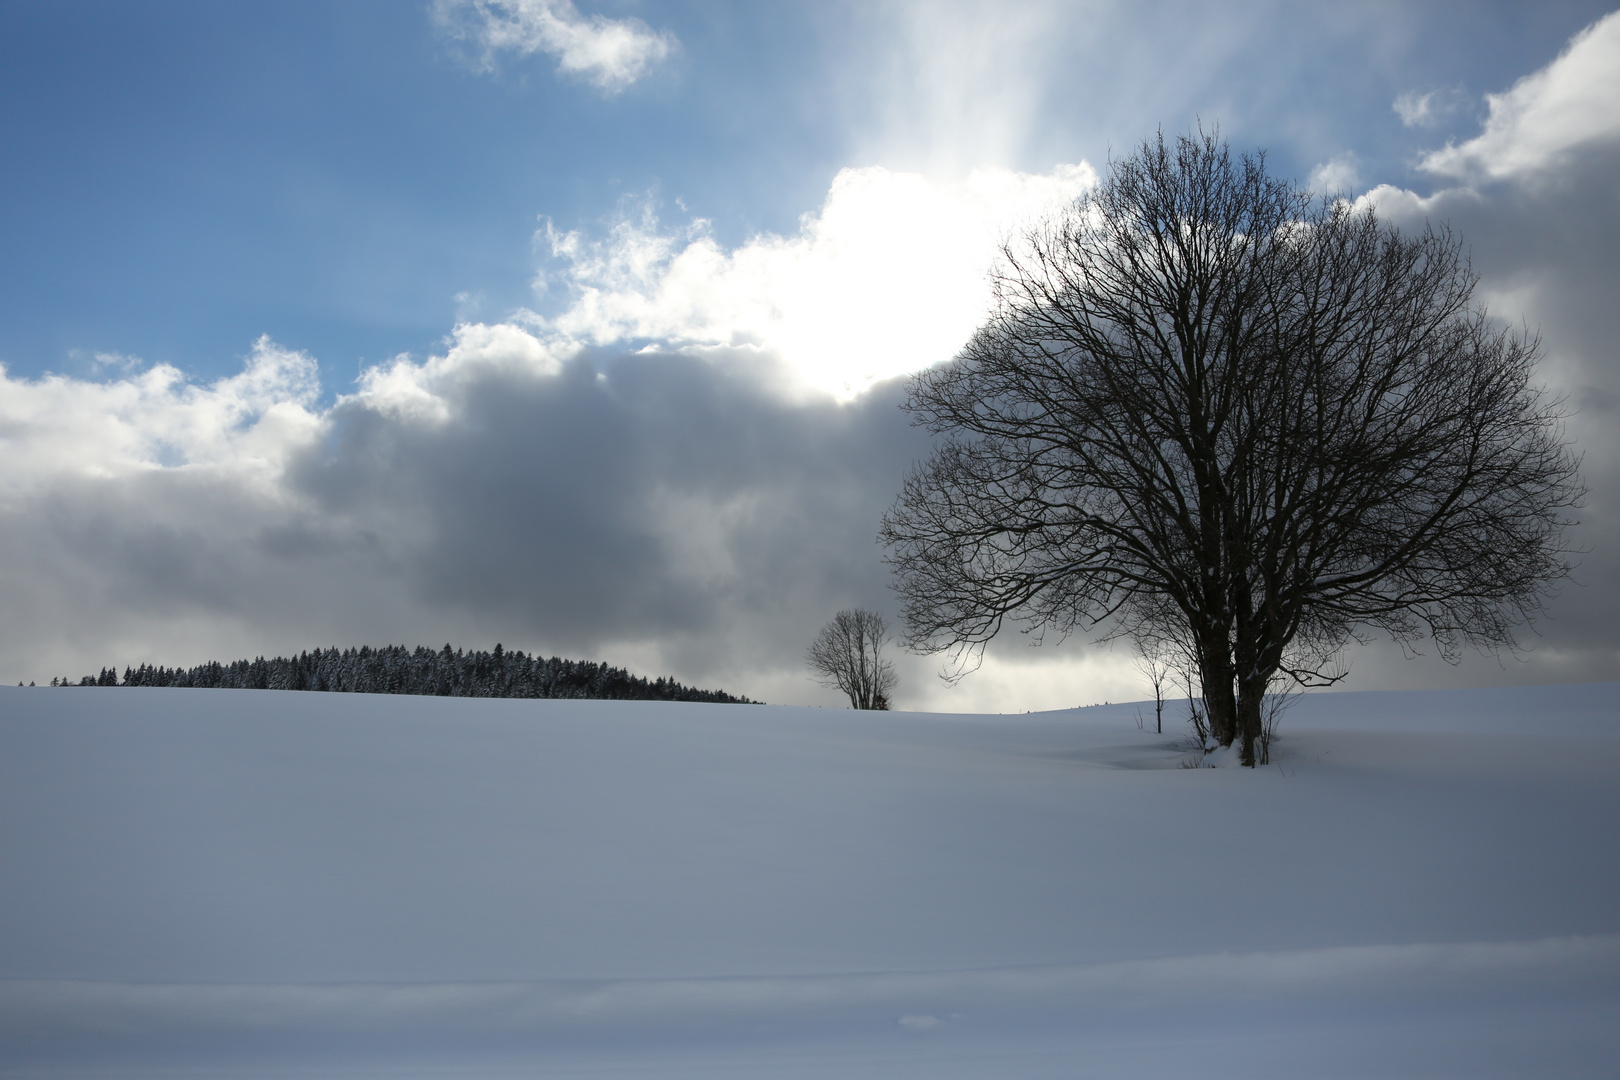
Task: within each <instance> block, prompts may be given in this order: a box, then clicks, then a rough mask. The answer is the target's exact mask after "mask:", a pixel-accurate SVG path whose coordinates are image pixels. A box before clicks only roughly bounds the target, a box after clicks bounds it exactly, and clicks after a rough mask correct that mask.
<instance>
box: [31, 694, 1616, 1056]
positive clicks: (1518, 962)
mask: <svg viewBox="0 0 1620 1080" xmlns="http://www.w3.org/2000/svg"><path fill="white" fill-rule="evenodd" d="M1617 705H1620V684H1598V685H1582V686H1559V687H1542V688H1530V689H1512V690H1483V691H1460V692H1459V691H1446V692H1433V693H1388V694H1382V693H1362V694H1322V695H1316V696H1310V697H1306V698H1303V699H1301V700H1300V701H1299V702H1298V704H1297V705H1296V706H1295V707H1294V708H1293V710H1292V711H1291V712H1289V713H1288V714H1287V716H1286V717H1285V719H1284V721H1283V728H1282V736H1281V739H1280V741H1279V742H1278V743H1277V744H1276V746H1275V748H1274V754H1275V760H1276V764H1274V765H1272V766H1271V767H1269V768H1265V769H1261V770H1258V771H1248V770H1242V769H1196V770H1195V769H1183V768H1179V767H1178V766H1179V765H1180V764H1181V763H1182V761H1183V760H1185V759H1186V758H1187V757H1188V753H1187V751H1185V750H1184V749H1182V748H1181V746H1180V745H1179V741H1178V737H1179V736H1180V735H1181V729H1182V728H1183V727H1184V722H1183V720H1182V716H1183V710H1181V709H1180V708H1177V707H1172V708H1171V709H1170V710H1169V715H1168V717H1167V728H1173V729H1174V734H1173V735H1172V734H1170V733H1167V734H1166V735H1164V736H1158V735H1155V734H1153V730H1152V724H1153V720H1152V716H1151V712H1152V709H1151V705H1150V706H1147V707H1145V708H1143V707H1140V706H1134V705H1122V706H1103V707H1096V708H1090V709H1079V710H1073V711H1068V712H1059V713H1044V714H1034V715H1021V716H943V715H921V714H900V713H893V714H873V713H859V714H857V713H851V712H846V711H841V710H821V709H806V708H785V707H772V706H741V705H692V704H662V703H644V702H588V701H587V702H579V701H500V700H467V699H440V698H406V697H381V696H366V695H346V694H341V695H340V694H311V693H302V694H301V693H282V692H274V691H236V690H227V691H210V690H158V689H122V688H119V689H111V688H107V689H101V688H72V689H47V688H38V689H19V688H10V689H0V980H3V981H0V1074H3V1075H4V1076H5V1077H7V1078H12V1077H22V1076H36V1075H37V1076H125V1075H128V1076H153V1077H157V1076H214V1075H221V1076H223V1075H229V1076H351V1075H352V1076H361V1075H364V1076H413V1077H414V1076H421V1077H452V1076H455V1077H459V1076H486V1075H487V1076H506V1075H511V1076H630V1077H642V1076H647V1077H652V1076H670V1077H733V1076H784V1077H945V1078H956V1077H974V1078H979V1077H984V1078H990V1077H996V1078H1003V1077H1064V1078H1083V1077H1099V1078H1103V1077H1177V1078H1180V1077H1224V1076H1232V1077H1246V1078H1252V1077H1289V1078H1294V1077H1318V1076H1320V1077H1338V1076H1380V1077H1398V1076H1436V1077H1440V1076H1446V1077H1450V1076H1456V1077H1528V1076H1538V1077H1564V1076H1569V1077H1588V1076H1590V1077H1609V1078H1612V1077H1614V1076H1615V1075H1617V1073H1620V839H1617V836H1616V832H1617V826H1620V717H1617V713H1620V709H1617ZM1139 710H1140V711H1141V712H1143V713H1145V714H1147V729H1146V730H1145V731H1139V730H1138V728H1137V725H1136V722H1135V719H1134V718H1135V716H1136V715H1137V714H1138V711H1139Z"/></svg>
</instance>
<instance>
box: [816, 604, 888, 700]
mask: <svg viewBox="0 0 1620 1080" xmlns="http://www.w3.org/2000/svg"><path fill="white" fill-rule="evenodd" d="M888 642H889V627H888V624H886V623H885V622H884V621H883V616H881V615H879V614H878V613H877V612H875V611H867V610H866V609H865V608H845V609H844V610H843V611H840V612H839V613H838V614H837V615H835V616H833V621H832V622H830V623H828V624H827V625H826V626H824V627H822V628H821V633H819V634H817V635H816V640H815V641H814V643H812V644H811V646H810V652H809V655H808V657H807V659H808V661H809V664H810V670H812V671H814V672H815V673H816V678H817V681H818V682H820V683H821V685H823V686H836V687H837V688H838V689H840V690H842V691H843V692H844V693H846V694H848V695H849V705H850V708H852V709H887V708H888V707H889V692H890V691H891V690H893V689H894V685H895V682H896V678H895V674H894V666H893V665H892V664H890V663H889V661H887V660H885V659H883V647H884V646H885V645H887V644H888Z"/></svg>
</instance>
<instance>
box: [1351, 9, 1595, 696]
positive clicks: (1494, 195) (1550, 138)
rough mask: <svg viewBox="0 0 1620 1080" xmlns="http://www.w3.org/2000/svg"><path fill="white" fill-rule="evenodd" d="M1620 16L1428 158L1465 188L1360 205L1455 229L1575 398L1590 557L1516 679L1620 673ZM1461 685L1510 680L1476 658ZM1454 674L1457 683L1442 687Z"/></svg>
mask: <svg viewBox="0 0 1620 1080" xmlns="http://www.w3.org/2000/svg"><path fill="white" fill-rule="evenodd" d="M1617 72H1620V14H1617V15H1611V16H1609V17H1607V18H1605V19H1603V20H1601V21H1600V22H1598V23H1596V24H1594V25H1593V26H1591V27H1589V28H1587V29H1586V30H1584V31H1582V32H1581V33H1580V34H1578V35H1577V36H1576V37H1575V38H1574V39H1573V40H1572V41H1571V42H1570V44H1569V46H1568V47H1567V48H1566V49H1565V50H1564V51H1563V52H1562V53H1561V54H1560V55H1559V56H1558V57H1557V58H1556V59H1555V60H1554V61H1553V62H1552V63H1551V64H1549V65H1548V66H1547V67H1546V68H1544V69H1542V70H1541V71H1538V72H1535V73H1534V74H1532V75H1529V76H1527V77H1525V78H1523V79H1521V80H1519V81H1518V82H1517V83H1516V84H1515V85H1514V86H1513V87H1512V88H1511V89H1510V90H1508V91H1507V92H1506V93H1503V94H1498V95H1491V96H1490V97H1489V99H1488V100H1489V101H1490V105H1491V114H1490V117H1489V119H1488V120H1487V121H1486V123H1485V125H1484V130H1483V131H1482V132H1481V133H1480V134H1479V135H1478V136H1476V137H1475V138H1473V139H1470V140H1469V141H1467V142H1465V143H1463V144H1461V145H1460V146H1448V147H1446V148H1445V149H1444V150H1441V151H1437V152H1436V153H1434V154H1431V155H1430V156H1429V157H1428V158H1426V159H1425V163H1424V164H1425V168H1427V169H1429V171H1430V172H1432V173H1434V174H1436V175H1438V176H1441V177H1444V178H1446V179H1449V180H1452V181H1454V184H1453V186H1449V187H1443V188H1441V189H1440V190H1438V191H1435V192H1432V193H1430V194H1428V195H1421V194H1419V193H1417V192H1414V191H1410V190H1407V189H1404V188H1399V187H1394V186H1391V185H1380V186H1378V187H1375V188H1373V189H1372V190H1371V191H1368V192H1367V193H1366V194H1364V195H1363V196H1361V198H1360V199H1359V200H1358V202H1359V203H1360V204H1361V205H1372V206H1376V207H1377V209H1378V211H1379V213H1380V214H1381V215H1382V216H1383V217H1384V218H1385V219H1386V220H1388V221H1390V222H1392V223H1394V224H1396V225H1398V226H1400V227H1402V228H1404V229H1420V228H1422V227H1424V225H1425V223H1428V222H1435V223H1445V224H1446V225H1448V226H1449V227H1451V228H1452V229H1454V230H1455V231H1456V232H1457V233H1458V235H1460V236H1461V237H1462V238H1463V240H1464V241H1465V242H1466V244H1467V245H1468V250H1469V253H1470V256H1471V259H1472V263H1473V267H1474V269H1475V271H1476V272H1477V273H1478V274H1479V275H1480V283H1479V288H1478V290H1477V291H1476V293H1475V298H1476V300H1478V301H1480V302H1482V303H1484V304H1486V305H1487V306H1488V307H1489V309H1490V310H1491V312H1492V313H1493V314H1494V315H1495V316H1497V317H1498V318H1499V319H1500V320H1502V322H1503V323H1504V324H1508V325H1523V326H1527V327H1528V328H1529V329H1530V330H1531V331H1532V332H1535V333H1537V334H1539V336H1540V339H1541V343H1542V360H1541V365H1540V375H1541V377H1542V378H1543V379H1544V380H1545V383H1546V386H1547V388H1548V391H1549V393H1550V394H1552V395H1553V396H1554V397H1556V398H1559V399H1561V400H1562V401H1563V402H1564V409H1565V411H1566V412H1567V414H1568V417H1567V420H1566V430H1567V432H1568V435H1569V437H1570V438H1571V439H1572V441H1573V442H1574V444H1575V447H1576V449H1577V450H1578V451H1580V452H1581V453H1582V454H1583V455H1584V466H1583V473H1584V478H1585V480H1586V482H1587V483H1588V485H1589V486H1590V488H1591V493H1590V495H1589V496H1588V499H1587V504H1586V506H1585V508H1584V509H1583V510H1582V511H1581V512H1580V514H1579V516H1580V518H1581V519H1582V522H1581V525H1580V527H1579V528H1578V529H1577V530H1576V531H1575V533H1574V535H1573V537H1572V539H1573V541H1574V542H1575V543H1576V544H1578V545H1580V546H1582V547H1584V548H1585V549H1586V553H1585V554H1584V555H1582V556H1581V558H1580V566H1579V569H1578V570H1577V573H1576V580H1575V582H1573V583H1569V584H1567V585H1565V586H1563V587H1562V588H1561V589H1560V591H1559V595H1558V596H1556V597H1555V598H1554V599H1553V601H1552V603H1551V605H1550V612H1549V618H1548V619H1547V620H1545V621H1544V622H1543V623H1542V624H1541V626H1540V631H1541V636H1539V637H1538V636H1536V635H1534V634H1530V635H1526V636H1525V644H1526V645H1527V646H1528V647H1529V649H1530V650H1532V652H1531V654H1530V655H1531V657H1532V660H1533V665H1532V666H1531V667H1530V668H1528V669H1524V668H1521V667H1520V666H1519V665H1518V664H1516V663H1515V662H1514V661H1512V660H1508V661H1506V665H1507V668H1506V671H1507V673H1508V674H1509V675H1519V676H1521V677H1522V675H1523V674H1525V673H1527V672H1534V673H1535V677H1536V678H1540V679H1544V680H1555V679H1570V680H1581V679H1602V678H1608V679H1612V678H1615V677H1616V673H1617V672H1620V634H1617V632H1616V627H1615V623H1614V619H1613V614H1612V613H1613V607H1614V597H1615V592H1616V589H1617V588H1620V552H1617V551H1616V550H1615V548H1614V546H1613V545H1612V544H1611V543H1609V542H1607V538H1608V537H1611V536H1614V535H1616V533H1617V532H1620V435H1617V434H1616V433H1617V432H1620V360H1617V357H1616V353H1615V349H1614V342H1615V341H1617V340H1620V311H1617V310H1616V308H1615V305H1614V302H1613V298H1614V296H1615V295H1616V294H1617V293H1620V260H1617V259H1616V255H1615V253H1616V252H1617V251H1620V214H1617V213H1616V207H1615V201H1614V182H1615V180H1614V178H1615V177H1616V176H1620V139H1616V138H1615V136H1616V135H1617V134H1620V113H1617V112H1616V110H1615V109H1614V108H1613V104H1614V102H1615V101H1617V100H1620V74H1617ZM1363 666H1364V667H1368V668H1373V669H1376V670H1378V671H1379V672H1380V673H1381V677H1382V678H1383V679H1385V680H1386V681H1387V682H1388V684H1389V685H1409V684H1410V682H1411V680H1412V679H1413V677H1414V676H1413V675H1412V674H1411V671H1410V666H1409V665H1407V666H1406V667H1405V669H1404V670H1403V665H1402V664H1401V663H1400V662H1399V661H1394V660H1393V659H1392V658H1389V657H1386V658H1384V659H1383V660H1380V661H1377V662H1375V663H1373V664H1366V663H1364V664H1363ZM1465 668H1466V670H1465V671H1463V672H1459V673H1456V674H1455V675H1452V676H1450V678H1452V679H1454V680H1456V681H1462V680H1464V679H1468V678H1478V677H1484V678H1500V677H1502V676H1501V672H1500V669H1499V670H1498V671H1491V670H1489V669H1487V668H1483V667H1482V665H1481V664H1479V663H1473V664H1469V665H1465ZM1443 678H1444V676H1443Z"/></svg>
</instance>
